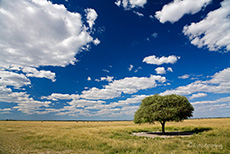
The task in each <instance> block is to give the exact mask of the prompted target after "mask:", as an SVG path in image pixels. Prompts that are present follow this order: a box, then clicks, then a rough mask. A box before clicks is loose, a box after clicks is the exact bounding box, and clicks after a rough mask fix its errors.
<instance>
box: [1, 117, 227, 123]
mask: <svg viewBox="0 0 230 154" xmlns="http://www.w3.org/2000/svg"><path fill="white" fill-rule="evenodd" d="M220 118H230V117H203V118H189V119H220ZM0 121H42V122H45V121H47V122H52V121H53V122H58V121H60V122H115V121H133V120H16V119H2V120H0Z"/></svg>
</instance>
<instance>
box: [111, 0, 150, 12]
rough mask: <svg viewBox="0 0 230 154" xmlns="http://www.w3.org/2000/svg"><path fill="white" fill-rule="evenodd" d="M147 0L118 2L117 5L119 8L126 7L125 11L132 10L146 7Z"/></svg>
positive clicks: (120, 0)
mask: <svg viewBox="0 0 230 154" xmlns="http://www.w3.org/2000/svg"><path fill="white" fill-rule="evenodd" d="M146 3H147V0H117V1H116V2H115V4H116V5H117V6H119V7H120V6H122V7H124V9H125V10H130V9H132V8H138V7H144V5H145V4H146Z"/></svg>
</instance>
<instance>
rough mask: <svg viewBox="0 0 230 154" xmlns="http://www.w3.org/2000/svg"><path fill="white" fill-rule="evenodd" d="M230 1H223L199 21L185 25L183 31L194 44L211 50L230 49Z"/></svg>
mask: <svg viewBox="0 0 230 154" xmlns="http://www.w3.org/2000/svg"><path fill="white" fill-rule="evenodd" d="M229 6H230V1H229V0H224V1H223V2H221V7H220V8H219V9H217V10H214V11H211V12H209V13H208V15H207V16H206V18H205V19H203V20H202V21H200V22H198V23H192V24H191V25H189V26H185V27H184V30H183V33H184V34H185V35H187V36H188V37H189V39H190V40H191V43H192V44H193V45H196V46H198V47H199V48H201V47H207V48H208V49H209V50H210V51H218V50H220V49H222V48H223V49H224V50H225V52H227V51H230V20H229V16H230V9H229Z"/></svg>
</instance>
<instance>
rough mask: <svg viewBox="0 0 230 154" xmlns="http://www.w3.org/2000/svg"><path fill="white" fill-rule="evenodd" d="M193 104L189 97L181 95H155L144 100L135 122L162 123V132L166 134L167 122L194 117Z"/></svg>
mask: <svg viewBox="0 0 230 154" xmlns="http://www.w3.org/2000/svg"><path fill="white" fill-rule="evenodd" d="M193 111H194V108H193V106H192V105H191V104H190V103H189V101H188V99H187V98H186V97H184V96H180V95H175V94H172V95H166V96H160V95H157V94H156V95H153V96H149V97H146V98H145V99H143V100H142V103H141V105H140V108H139V109H138V110H137V111H136V113H135V115H134V122H135V123H137V124H138V123H147V122H148V123H154V122H155V121H159V122H160V123H161V125H162V134H165V122H167V121H176V122H179V121H183V120H184V119H188V117H192V112H193Z"/></svg>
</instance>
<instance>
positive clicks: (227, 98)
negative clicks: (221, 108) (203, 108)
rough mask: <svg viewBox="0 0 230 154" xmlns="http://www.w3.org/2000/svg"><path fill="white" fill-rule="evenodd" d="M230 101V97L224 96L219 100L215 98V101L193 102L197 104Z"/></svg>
mask: <svg viewBox="0 0 230 154" xmlns="http://www.w3.org/2000/svg"><path fill="white" fill-rule="evenodd" d="M229 102H230V97H224V98H220V99H217V100H214V101H199V102H193V103H192V105H197V104H217V103H229ZM229 105H230V104H229Z"/></svg>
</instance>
